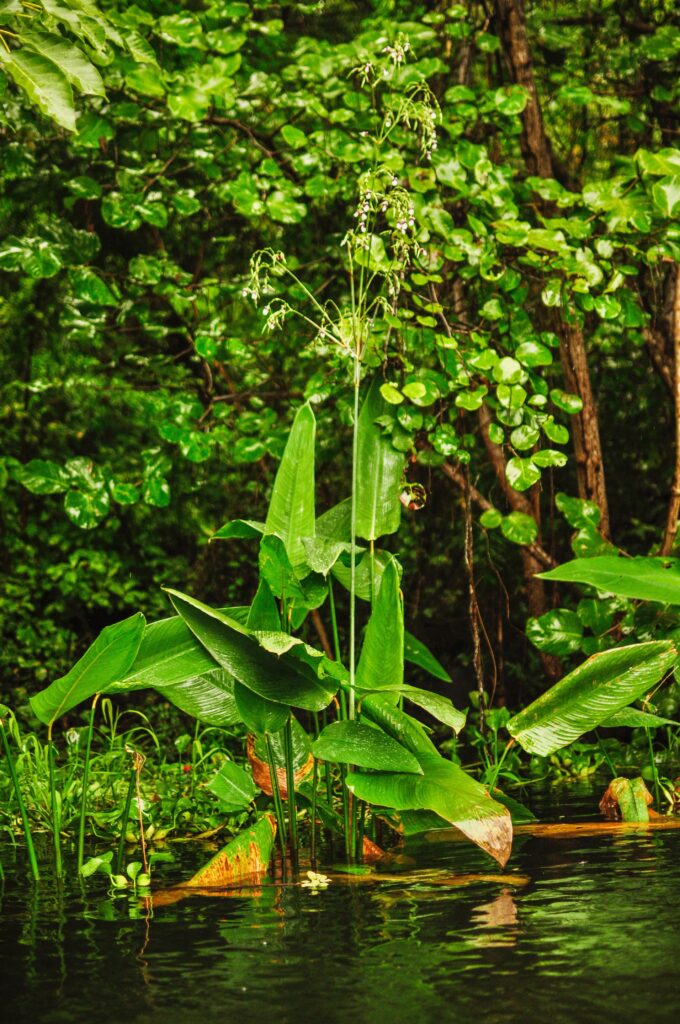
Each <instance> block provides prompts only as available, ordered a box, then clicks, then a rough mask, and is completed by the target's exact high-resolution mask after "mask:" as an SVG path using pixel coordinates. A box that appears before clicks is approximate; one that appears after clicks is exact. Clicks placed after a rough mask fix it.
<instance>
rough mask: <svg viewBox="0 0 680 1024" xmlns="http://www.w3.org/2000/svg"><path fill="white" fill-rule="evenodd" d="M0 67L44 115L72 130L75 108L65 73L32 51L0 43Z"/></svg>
mask: <svg viewBox="0 0 680 1024" xmlns="http://www.w3.org/2000/svg"><path fill="white" fill-rule="evenodd" d="M0 67H2V69H3V70H4V71H5V72H6V74H7V75H9V77H10V78H12V79H13V80H14V82H15V83H16V85H18V86H19V88H20V89H23V91H24V92H25V93H26V95H27V96H28V98H29V100H31V102H32V103H35V105H36V106H37V107H38V109H39V110H40V111H42V113H43V114H45V115H46V116H47V117H49V118H51V119H52V120H53V121H56V122H57V124H59V125H61V127H62V128H66V129H67V130H68V131H71V132H73V131H75V128H76V109H75V107H74V105H73V92H72V91H71V85H70V83H69V81H68V78H67V77H66V75H65V74H64V73H63V71H61V69H60V68H59V67H57V65H56V64H55V63H54V62H53V61H51V60H49V58H47V57H44V56H43V55H42V54H41V53H36V52H35V51H34V50H29V49H19V50H9V51H8V50H7V49H6V48H5V47H4V46H0Z"/></svg>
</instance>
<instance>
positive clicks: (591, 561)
mask: <svg viewBox="0 0 680 1024" xmlns="http://www.w3.org/2000/svg"><path fill="white" fill-rule="evenodd" d="M540 575H541V578H542V579H545V580H561V581H564V582H569V583H586V584H588V585H589V586H591V587H597V589H598V590H602V591H605V592H606V593H609V594H617V595H618V596H619V597H630V598H633V599H634V600H639V601H660V602H662V603H663V604H680V561H678V559H677V558H619V557H618V556H617V555H601V556H599V557H596V558H575V559H574V560H573V561H571V562H566V563H565V564H564V565H560V566H558V567H557V568H556V569H551V570H550V571H549V572H544V573H541V574H540Z"/></svg>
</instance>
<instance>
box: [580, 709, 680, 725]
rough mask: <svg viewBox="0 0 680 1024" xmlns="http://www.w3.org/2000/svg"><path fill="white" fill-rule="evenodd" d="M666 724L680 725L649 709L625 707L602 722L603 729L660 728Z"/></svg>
mask: <svg viewBox="0 0 680 1024" xmlns="http://www.w3.org/2000/svg"><path fill="white" fill-rule="evenodd" d="M664 725H680V722H674V721H673V720H672V719H671V718H662V717H661V716H660V715H653V714H651V712H649V711H641V710H640V708H624V709H623V710H622V711H617V712H615V714H613V715H610V716H609V718H605V720H604V722H601V723H600V728H601V729H622V728H628V729H659V728H661V726H664Z"/></svg>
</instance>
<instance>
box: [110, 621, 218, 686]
mask: <svg viewBox="0 0 680 1024" xmlns="http://www.w3.org/2000/svg"><path fill="white" fill-rule="evenodd" d="M217 667H218V666H217V663H216V661H215V659H214V658H213V657H211V655H210V654H209V653H208V652H207V651H206V649H205V647H204V646H203V645H202V644H201V643H200V642H199V641H198V640H197V639H196V637H195V636H194V634H193V633H192V632H191V630H190V629H189V627H188V626H187V625H186V624H185V622H184V620H183V619H182V617H181V616H180V615H173V616H172V618H168V619H160V621H158V622H150V623H149V625H148V626H147V627H146V629H145V630H144V635H143V637H142V642H141V644H140V645H139V650H138V651H137V656H136V658H135V660H134V661H133V663H132V665H131V666H130V668H129V670H128V671H127V672H126V673H125V676H124V678H123V679H121V680H120V681H118V682H116V683H115V685H114V686H113V687H109V691H110V692H111V691H126V690H143V689H145V688H146V687H151V688H153V689H158V688H159V687H161V686H172V685H174V684H176V683H181V682H183V681H184V680H185V679H189V678H191V677H193V676H202V675H204V674H205V673H206V672H212V671H213V669H216V668H217Z"/></svg>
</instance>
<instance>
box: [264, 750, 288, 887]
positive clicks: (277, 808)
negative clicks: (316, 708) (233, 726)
mask: <svg viewBox="0 0 680 1024" xmlns="http://www.w3.org/2000/svg"><path fill="white" fill-rule="evenodd" d="M264 738H265V743H266V745H267V764H268V766H269V777H270V779H271V783H272V795H273V797H274V814H275V815H276V826H277V828H278V832H279V846H280V847H281V868H282V870H283V871H284V872H285V870H286V843H287V835H286V818H285V815H284V813H283V801H282V800H281V790H280V789H279V777H278V775H277V774H276V761H275V760H274V748H273V747H272V738H271V736H270V735H269V733H268V732H267V733H265V736H264Z"/></svg>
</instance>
